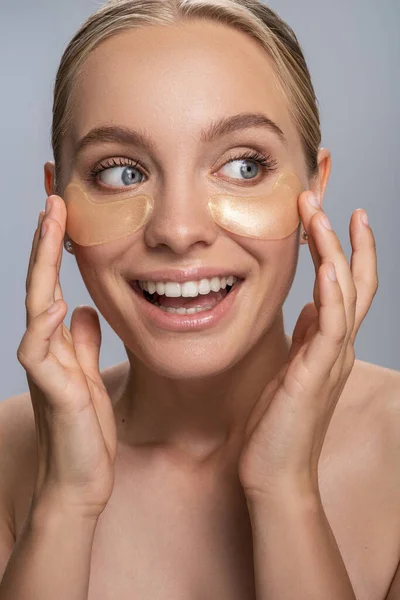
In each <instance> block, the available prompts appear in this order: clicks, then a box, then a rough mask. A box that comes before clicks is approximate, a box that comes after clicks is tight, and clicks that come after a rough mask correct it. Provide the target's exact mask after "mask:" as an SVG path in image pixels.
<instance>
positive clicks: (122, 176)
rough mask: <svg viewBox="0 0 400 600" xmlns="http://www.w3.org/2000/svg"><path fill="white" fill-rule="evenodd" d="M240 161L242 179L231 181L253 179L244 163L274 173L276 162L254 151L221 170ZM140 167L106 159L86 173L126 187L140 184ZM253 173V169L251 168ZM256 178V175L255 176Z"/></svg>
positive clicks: (95, 178)
mask: <svg viewBox="0 0 400 600" xmlns="http://www.w3.org/2000/svg"><path fill="white" fill-rule="evenodd" d="M239 161H241V163H242V164H241V166H240V170H239V176H240V175H241V176H242V177H232V179H238V180H240V179H241V178H243V179H244V180H246V179H250V180H252V179H254V178H255V177H252V172H251V171H252V169H251V167H250V169H249V167H248V166H246V165H245V164H244V163H246V162H247V163H251V162H253V163H255V164H257V165H259V167H260V168H261V170H262V171H263V172H264V173H265V172H269V171H275V170H276V165H277V161H276V160H274V159H273V158H272V157H271V156H270V155H269V156H264V154H260V153H259V152H256V151H254V150H248V151H246V152H243V153H242V154H240V155H239V156H235V157H233V158H231V159H230V160H229V161H228V162H227V163H225V164H224V165H223V167H222V168H225V167H229V166H230V165H232V164H233V163H235V162H239ZM136 165H140V167H141V168H140V169H139V168H136ZM142 169H143V167H142V165H141V163H140V161H136V162H133V161H132V160H130V159H128V158H118V159H114V158H112V159H108V160H107V161H105V162H104V163H100V164H99V165H98V166H97V167H95V168H94V169H93V170H91V171H90V172H89V173H88V180H89V181H93V182H96V181H98V179H100V180H101V181H102V182H103V183H105V184H106V185H107V186H109V187H116V188H121V187H127V186H130V185H133V184H135V183H142V181H143V180H139V181H138V180H137V178H136V174H137V173H140V176H144V174H143V172H142ZM253 171H254V168H253ZM255 176H257V173H256V174H255Z"/></svg>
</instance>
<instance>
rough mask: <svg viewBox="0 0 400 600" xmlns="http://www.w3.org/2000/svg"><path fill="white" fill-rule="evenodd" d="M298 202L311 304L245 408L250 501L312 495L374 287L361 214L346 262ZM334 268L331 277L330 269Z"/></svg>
mask: <svg viewBox="0 0 400 600" xmlns="http://www.w3.org/2000/svg"><path fill="white" fill-rule="evenodd" d="M310 195H312V194H311V192H310V191H307V192H305V193H303V194H302V195H301V197H300V199H299V210H300V215H301V219H302V222H303V224H304V228H305V230H306V231H307V232H308V235H309V238H308V239H309V248H310V252H311V255H312V259H313V262H314V266H315V274H316V279H315V285H314V302H313V303H309V304H306V306H305V307H304V308H303V310H302V312H301V314H300V316H299V318H298V321H297V323H296V326H295V329H294V331H293V337H292V345H291V348H290V353H289V357H288V361H287V363H286V364H285V365H284V367H283V368H282V369H281V370H280V372H279V373H278V374H277V376H276V377H275V378H274V379H273V380H272V381H271V382H270V383H269V384H268V386H267V387H266V388H265V390H264V392H263V394H262V395H261V397H260V398H259V400H258V401H257V403H256V404H255V406H254V408H253V410H252V411H251V414H250V417H249V420H248V422H247V425H246V430H245V434H244V444H243V448H242V451H241V455H240V458H239V464H238V467H239V478H240V481H241V484H242V486H243V488H244V491H245V494H246V497H247V498H248V499H257V498H258V497H260V496H261V497H264V496H269V495H271V494H275V493H278V494H280V493H281V492H290V490H292V489H295V488H294V486H297V487H296V489H299V486H300V489H304V490H305V491H306V492H308V491H311V492H314V491H315V492H318V461H319V458H320V455H321V450H322V446H323V443H324V439H325V435H326V432H327V429H328V426H329V423H330V421H331V419H332V415H333V413H334V411H335V408H336V405H337V402H338V400H339V398H340V395H341V393H342V390H343V388H344V386H345V384H346V381H347V379H348V377H349V375H350V372H351V370H352V367H353V364H354V360H355V353H354V341H355V338H356V335H357V332H358V330H359V328H360V325H361V323H362V321H363V320H364V318H365V316H366V314H367V313H368V311H369V308H370V306H371V303H372V300H373V298H374V296H375V293H376V291H377V288H378V276H377V258H376V247H375V239H374V236H373V233H372V231H371V229H370V227H369V226H368V225H365V224H364V223H363V217H364V216H366V213H365V211H363V210H357V211H355V212H354V213H353V214H352V217H351V220H350V240H351V246H352V256H351V263H350V265H349V264H348V261H347V259H346V256H345V255H344V253H343V250H342V247H341V245H340V242H339V240H338V238H337V236H336V234H335V233H334V231H332V230H331V229H329V228H328V229H327V228H326V227H325V226H324V221H325V220H326V221H327V222H328V225H329V221H328V219H327V217H326V215H325V213H324V212H323V211H322V209H321V208H320V207H319V208H315V207H314V206H312V204H310V203H309V202H308V198H309V196H310ZM332 267H334V272H335V273H336V277H337V279H336V280H334V281H332V279H330V277H329V274H330V273H331V271H332Z"/></svg>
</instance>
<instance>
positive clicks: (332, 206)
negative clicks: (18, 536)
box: [0, 0, 400, 399]
mask: <svg viewBox="0 0 400 600" xmlns="http://www.w3.org/2000/svg"><path fill="white" fill-rule="evenodd" d="M101 4H102V2H95V1H94V0H68V1H65V2H61V1H60V0H58V1H54V0H36V1H35V2H32V0H19V1H18V2H15V0H0V69H1V71H0V72H1V84H0V85H1V95H0V131H1V145H0V164H1V167H2V173H3V176H2V185H1V206H2V218H1V220H0V282H1V312H0V319H1V320H0V328H1V329H0V331H1V338H0V359H1V363H0V364H1V387H0V399H5V398H7V397H9V396H11V395H14V394H18V393H21V392H23V391H26V390H28V386H27V382H26V377H25V371H24V369H23V368H22V366H21V365H20V364H19V362H18V360H17V357H16V352H17V348H18V345H19V343H20V341H21V338H22V336H23V334H24V331H25V278H26V271H27V266H28V260H29V255H30V250H31V243H32V236H33V232H34V229H35V228H36V222H37V218H38V214H39V211H40V210H41V209H42V208H44V203H45V200H46V194H45V191H44V184H43V165H44V163H45V162H46V160H49V159H50V160H51V159H52V152H51V146H50V125H51V108H52V89H53V81H54V78H55V74H56V70H57V67H58V64H59V60H60V58H61V54H62V51H63V49H64V48H65V46H66V44H67V43H68V41H69V39H70V38H71V37H72V35H73V34H74V33H75V31H76V30H77V28H78V27H79V25H80V24H81V23H82V22H83V21H84V20H85V19H86V18H87V16H89V14H91V13H92V12H94V11H95V10H96V9H97V7H99V6H100V5H101ZM269 5H270V6H271V8H273V9H274V10H276V11H277V12H278V14H279V15H280V16H281V17H282V18H283V19H285V20H286V21H287V22H288V23H289V25H291V27H293V29H294V31H295V32H296V34H297V37H298V38H299V41H300V43H301V45H302V48H303V51H304V53H305V56H306V60H307V62H308V65H309V68H310V71H311V75H312V78H313V82H314V86H315V89H316V94H317V97H318V99H319V103H320V110H321V119H322V145H323V146H324V147H327V148H329V149H330V150H331V152H332V159H333V169H332V174H331V179H330V182H329V186H328V190H327V193H326V195H325V202H324V208H325V210H326V212H327V214H328V215H329V217H330V219H331V222H332V224H333V226H334V228H335V230H336V232H337V233H338V235H339V238H340V240H341V242H342V245H343V248H344V250H345V252H346V255H347V257H348V258H350V254H351V247H350V242H349V234H348V224H349V219H350V215H351V213H352V211H354V210H355V209H356V208H359V207H363V208H365V209H366V210H367V212H368V214H369V219H370V223H371V226H372V228H373V231H374V234H375V237H376V242H377V249H378V266H379V280H380V286H379V290H378V293H377V296H376V297H375V301H374V303H373V305H372V308H371V310H370V312H369V314H368V316H367V318H366V320H365V321H364V324H363V326H362V328H361V330H360V332H359V335H358V338H357V342H356V356H357V358H359V359H361V360H365V361H368V362H372V363H375V364H379V365H383V366H386V367H389V368H392V369H399V367H400V358H399V353H398V338H399V319H398V306H399V295H400V291H399V285H398V262H397V261H398V255H399V238H398V226H399V224H400V219H399V212H400V208H399V206H400V203H399V189H400V174H399V173H400V169H399V158H400V152H399V150H400V141H399V140H400V136H399V115H400V110H399V106H400V84H399V71H398V68H399V67H398V65H399V64H400V37H399V33H398V28H399V25H400V3H399V2H398V0H380V1H379V2H376V0H351V1H349V0H335V2H333V1H332V0H322V1H321V0H302V2H298V0H275V1H273V2H270V3H269ZM61 283H62V286H63V290H64V295H65V300H66V302H67V303H68V306H69V311H68V315H67V317H66V321H65V322H66V323H67V324H68V325H69V323H70V316H71V313H72V310H73V309H74V307H75V306H77V305H78V304H90V305H93V302H92V300H91V298H90V296H89V294H88V292H87V290H86V288H85V286H84V284H83V281H82V280H81V276H80V273H79V271H78V268H77V266H76V264H75V260H74V257H73V256H71V255H69V254H67V253H64V260H63V265H62V268H61ZM313 284H314V269H313V266H312V262H311V257H310V255H309V251H308V249H307V246H304V247H302V248H301V253H300V261H299V267H298V271H297V275H296V279H295V282H294V284H293V287H292V290H291V292H290V295H289V298H288V300H287V302H286V305H285V316H286V330H287V332H288V333H290V334H291V333H292V330H293V327H294V324H295V322H296V320H297V317H298V314H299V312H300V310H301V308H302V306H303V305H304V304H305V303H306V302H308V301H310V300H311V299H312V289H313ZM100 320H101V326H102V332H103V344H102V350H101V363H100V366H101V368H102V369H104V368H105V367H108V366H110V365H113V364H116V363H119V362H121V361H124V360H125V359H126V355H125V352H124V347H123V345H122V342H121V341H120V339H119V338H118V337H117V336H116V335H115V333H114V332H113V331H112V329H111V328H110V327H109V326H108V324H107V323H106V322H105V321H104V319H103V318H102V316H101V315H100Z"/></svg>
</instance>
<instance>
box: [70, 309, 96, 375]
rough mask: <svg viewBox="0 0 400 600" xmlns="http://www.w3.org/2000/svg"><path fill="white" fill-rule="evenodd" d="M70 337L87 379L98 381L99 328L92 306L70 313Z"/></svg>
mask: <svg viewBox="0 0 400 600" xmlns="http://www.w3.org/2000/svg"><path fill="white" fill-rule="evenodd" d="M70 331H71V336H72V340H73V343H74V347H75V353H76V358H77V360H78V362H79V364H80V366H81V368H82V371H83V372H84V373H85V375H86V376H87V377H90V378H91V379H93V380H94V381H98V379H99V375H100V368H99V359H100V346H101V328H100V321H99V316H98V314H97V311H96V310H95V309H94V308H93V307H92V306H78V307H77V308H75V310H74V311H73V313H72V316H71V326H70Z"/></svg>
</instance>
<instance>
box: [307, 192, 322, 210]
mask: <svg viewBox="0 0 400 600" xmlns="http://www.w3.org/2000/svg"><path fill="white" fill-rule="evenodd" d="M308 201H309V203H310V204H311V205H312V206H314V208H320V206H319V203H318V200H317V197H316V195H315V194H312V193H311V194H309V195H308Z"/></svg>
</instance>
